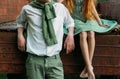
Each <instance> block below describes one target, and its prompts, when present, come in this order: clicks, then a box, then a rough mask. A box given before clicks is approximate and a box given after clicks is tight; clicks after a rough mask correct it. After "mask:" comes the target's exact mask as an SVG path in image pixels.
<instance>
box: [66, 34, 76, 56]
mask: <svg viewBox="0 0 120 79" xmlns="http://www.w3.org/2000/svg"><path fill="white" fill-rule="evenodd" d="M64 48H65V49H66V54H69V53H70V52H71V51H72V50H74V48H75V45H74V36H73V34H70V33H69V34H68V36H67V37H66V39H65V42H64Z"/></svg>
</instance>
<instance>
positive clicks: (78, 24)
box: [64, 19, 117, 35]
mask: <svg viewBox="0 0 120 79" xmlns="http://www.w3.org/2000/svg"><path fill="white" fill-rule="evenodd" d="M74 21H75V31H74V34H75V35H76V34H79V33H80V32H84V31H95V32H97V33H105V32H109V31H110V30H112V29H113V28H114V27H115V26H116V25H117V22H116V21H113V20H105V19H101V21H102V23H103V24H108V25H109V26H110V27H109V28H106V27H101V26H99V25H98V23H97V22H96V21H90V20H87V21H86V22H82V21H80V20H74ZM64 33H65V34H68V30H67V28H65V26H64Z"/></svg>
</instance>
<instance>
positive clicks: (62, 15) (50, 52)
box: [17, 0, 74, 79]
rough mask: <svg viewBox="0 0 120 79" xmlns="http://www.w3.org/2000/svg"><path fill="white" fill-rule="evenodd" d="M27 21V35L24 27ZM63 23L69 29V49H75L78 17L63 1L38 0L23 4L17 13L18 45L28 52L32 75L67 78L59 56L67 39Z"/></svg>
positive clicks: (28, 68)
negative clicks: (76, 18) (74, 33)
mask: <svg viewBox="0 0 120 79" xmlns="http://www.w3.org/2000/svg"><path fill="white" fill-rule="evenodd" d="M26 23H27V27H26V30H27V36H26V39H25V38H24V36H23V31H24V29H25V26H24V24H26ZM63 25H66V28H68V30H69V34H68V36H67V38H66V40H65V44H64V47H65V48H66V50H67V53H69V52H70V51H71V50H72V49H74V38H73V32H74V29H73V26H74V21H73V19H72V18H71V16H70V14H69V11H68V10H67V9H66V7H65V6H64V5H63V4H61V3H54V2H53V1H52V0H36V1H33V2H31V3H30V4H27V5H25V6H24V7H23V8H22V11H21V12H20V15H19V16H18V17H17V30H18V49H19V50H21V51H26V52H27V53H28V58H27V60H26V71H27V77H28V79H63V78H64V75H63V65H62V62H61V59H60V56H59V53H60V51H61V49H62V42H63ZM67 41H70V42H69V43H67ZM25 48H26V50H25Z"/></svg>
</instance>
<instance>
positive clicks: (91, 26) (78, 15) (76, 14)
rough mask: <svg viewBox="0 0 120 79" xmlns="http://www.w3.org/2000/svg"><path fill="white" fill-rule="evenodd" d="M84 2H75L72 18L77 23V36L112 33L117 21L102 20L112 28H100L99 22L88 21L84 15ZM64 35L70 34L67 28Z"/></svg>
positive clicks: (75, 32) (76, 0) (80, 0)
mask: <svg viewBox="0 0 120 79" xmlns="http://www.w3.org/2000/svg"><path fill="white" fill-rule="evenodd" d="M83 1H84V0H74V8H73V14H72V17H73V19H74V22H75V31H74V34H75V35H76V34H79V33H80V32H84V31H95V32H98V33H105V32H108V31H110V30H111V29H113V28H114V27H115V26H116V25H117V22H116V21H113V20H105V19H101V22H102V23H103V24H108V25H109V26H110V27H109V28H106V27H101V26H99V24H98V23H97V21H93V20H92V21H91V20H87V19H86V18H85V17H84V16H83V14H82V6H83ZM64 33H65V34H68V30H67V28H65V27H64Z"/></svg>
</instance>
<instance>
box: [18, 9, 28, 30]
mask: <svg viewBox="0 0 120 79" xmlns="http://www.w3.org/2000/svg"><path fill="white" fill-rule="evenodd" d="M26 20H27V19H26V13H25V8H24V7H23V8H22V10H21V12H20V14H19V15H18V16H17V18H16V23H17V28H18V27H24V28H25V27H26V24H27V21H26Z"/></svg>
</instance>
